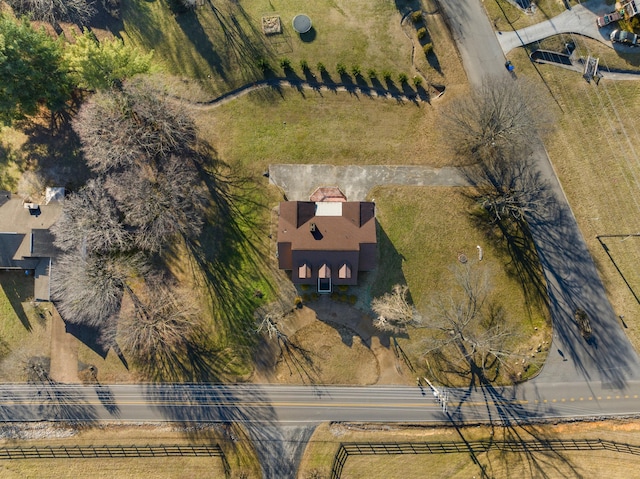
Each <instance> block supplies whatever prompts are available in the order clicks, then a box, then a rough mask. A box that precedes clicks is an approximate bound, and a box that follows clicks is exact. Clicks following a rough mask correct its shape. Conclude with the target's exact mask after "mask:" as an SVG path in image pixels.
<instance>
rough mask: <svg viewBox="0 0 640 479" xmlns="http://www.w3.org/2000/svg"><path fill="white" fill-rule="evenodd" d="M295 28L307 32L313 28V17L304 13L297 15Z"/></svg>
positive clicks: (300, 31) (294, 21) (294, 23)
mask: <svg viewBox="0 0 640 479" xmlns="http://www.w3.org/2000/svg"><path fill="white" fill-rule="evenodd" d="M293 29H294V30H295V31H296V32H298V33H307V32H308V31H309V30H311V19H310V18H309V17H308V16H306V15H304V14H300V15H296V16H295V17H294V18H293Z"/></svg>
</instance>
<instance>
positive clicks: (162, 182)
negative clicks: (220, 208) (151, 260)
mask: <svg viewBox="0 0 640 479" xmlns="http://www.w3.org/2000/svg"><path fill="white" fill-rule="evenodd" d="M106 187H107V189H108V190H109V191H110V192H111V193H112V195H113V196H114V198H115V199H116V201H117V204H118V206H119V208H120V210H121V211H122V212H123V214H124V222H125V223H126V224H127V225H129V226H131V227H132V228H133V237H134V241H135V244H136V246H137V247H139V248H140V249H143V250H147V251H153V252H157V251H160V250H161V249H162V247H163V246H165V245H166V244H167V243H169V242H170V240H171V239H173V238H174V237H175V236H176V235H179V234H180V235H183V236H184V237H194V236H196V235H197V234H198V233H199V232H200V229H201V227H202V217H203V206H204V193H203V191H204V190H203V188H202V185H201V181H200V179H199V176H198V173H197V170H196V169H195V167H194V165H193V163H192V161H191V160H190V159H188V158H186V159H185V158H180V157H177V156H171V157H170V158H168V159H166V160H165V161H164V163H163V165H162V168H161V169H159V170H156V169H154V168H151V167H145V168H140V169H137V170H131V169H129V170H126V171H123V172H120V173H114V174H113V175H110V176H109V177H108V179H107V181H106Z"/></svg>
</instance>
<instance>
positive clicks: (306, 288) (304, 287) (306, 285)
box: [300, 284, 309, 291]
mask: <svg viewBox="0 0 640 479" xmlns="http://www.w3.org/2000/svg"><path fill="white" fill-rule="evenodd" d="M300 289H301V290H302V291H308V290H309V285H308V284H301V285H300Z"/></svg>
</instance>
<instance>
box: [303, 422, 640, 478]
mask: <svg viewBox="0 0 640 479" xmlns="http://www.w3.org/2000/svg"><path fill="white" fill-rule="evenodd" d="M639 427H640V426H639V425H638V423H637V422H629V423H623V422H619V423H618V422H602V423H587V424H571V425H558V426H551V425H550V426H525V427H515V428H510V429H502V428H494V429H490V428H487V427H466V428H464V427H463V428H457V429H456V428H453V427H451V428H435V427H424V428H420V427H413V428H402V427H400V426H396V427H380V426H375V425H370V426H369V427H368V428H366V429H368V430H365V429H364V428H362V429H361V428H358V427H357V426H355V427H351V428H347V427H345V426H341V425H339V424H335V425H327V424H323V425H321V426H319V427H318V428H317V429H316V432H315V433H314V435H313V436H312V438H311V440H310V442H309V446H308V448H307V450H306V452H305V456H304V458H303V460H302V462H301V465H300V469H299V473H298V477H299V478H300V479H305V478H307V477H312V476H311V473H312V471H316V472H318V473H320V474H322V475H323V476H320V477H329V472H330V470H331V464H332V462H333V457H334V455H335V453H336V451H337V450H338V447H339V444H340V443H341V442H344V443H346V442H359V443H365V444H366V443H375V442H390V443H399V442H450V441H455V442H460V441H463V440H465V441H474V440H495V441H497V442H500V441H503V440H516V441H518V440H526V441H530V440H553V439H560V438H562V439H585V438H588V439H602V440H609V441H617V442H621V443H626V444H635V445H638V444H640V443H638V441H637V433H638V430H639ZM474 461H477V462H474ZM638 465H640V457H638V456H635V455H630V454H622V453H615V452H610V451H558V450H556V451H548V452H538V453H503V454H501V453H499V452H498V451H492V452H490V453H487V454H475V455H473V457H472V456H471V455H470V454H469V453H464V454H457V453H454V454H425V455H410V454H409V455H380V456H349V458H348V459H347V461H346V463H345V467H344V470H343V473H342V476H341V477H342V478H344V479H347V478H349V479H351V478H368V479H378V478H380V479H381V478H397V479H399V478H406V479H413V478H416V479H417V478H422V477H425V471H428V474H429V477H452V478H469V477H483V470H484V473H485V474H486V475H487V476H485V477H495V478H510V477H522V478H535V477H545V478H554V479H555V478H558V479H559V478H567V477H575V478H580V477H592V476H595V475H604V476H607V477H629V471H630V470H632V468H635V467H637V466H638Z"/></svg>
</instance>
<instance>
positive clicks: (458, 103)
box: [442, 78, 553, 160]
mask: <svg viewBox="0 0 640 479" xmlns="http://www.w3.org/2000/svg"><path fill="white" fill-rule="evenodd" d="M544 98H546V97H545V95H544V94H543V93H541V92H539V91H538V90H537V89H536V88H535V87H534V85H533V84H531V83H528V82H526V81H523V80H519V81H518V82H515V81H513V79H511V78H505V79H495V78H492V79H491V80H487V81H486V82H485V83H484V84H483V85H482V86H481V87H480V88H477V89H474V90H472V91H471V92H470V93H469V94H468V95H464V96H461V97H459V98H457V99H456V100H454V101H452V103H451V104H450V105H449V107H448V108H447V109H446V110H445V113H444V117H443V122H442V125H443V131H444V132H445V135H446V137H447V140H448V141H449V143H450V144H451V146H452V147H453V148H454V150H455V151H456V152H457V153H458V154H459V155H460V156H462V157H464V158H466V159H467V160H477V159H481V158H485V157H493V156H496V155H497V156H502V157H504V156H505V154H506V152H509V153H513V152H515V151H520V152H521V153H524V154H526V153H527V152H528V151H529V148H528V145H529V144H530V142H531V141H532V139H534V138H536V137H537V136H538V135H539V134H541V133H543V132H545V131H546V130H547V129H548V128H549V127H550V125H551V124H552V121H553V117H552V115H551V114H550V111H551V110H550V109H549V108H548V105H547V104H546V102H545V101H544Z"/></svg>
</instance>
